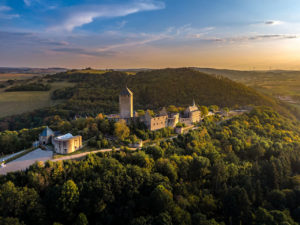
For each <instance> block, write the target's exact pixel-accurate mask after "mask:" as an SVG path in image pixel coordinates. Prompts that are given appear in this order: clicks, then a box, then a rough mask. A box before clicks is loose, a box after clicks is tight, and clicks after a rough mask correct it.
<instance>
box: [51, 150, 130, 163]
mask: <svg viewBox="0 0 300 225" xmlns="http://www.w3.org/2000/svg"><path fill="white" fill-rule="evenodd" d="M129 150H131V151H135V150H136V148H129ZM111 151H112V149H111V148H108V149H101V150H95V151H91V152H83V153H79V154H76V155H67V156H62V157H59V158H57V159H52V160H51V161H52V162H57V161H61V160H69V159H78V158H82V157H84V156H86V155H89V154H91V153H99V152H111ZM115 151H120V148H116V149H115Z"/></svg>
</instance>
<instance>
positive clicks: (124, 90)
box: [120, 86, 133, 96]
mask: <svg viewBox="0 0 300 225" xmlns="http://www.w3.org/2000/svg"><path fill="white" fill-rule="evenodd" d="M120 95H122V96H130V95H133V94H132V92H131V91H130V90H129V88H128V87H127V86H126V87H124V88H123V89H122V90H121V92H120Z"/></svg>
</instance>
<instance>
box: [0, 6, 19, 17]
mask: <svg viewBox="0 0 300 225" xmlns="http://www.w3.org/2000/svg"><path fill="white" fill-rule="evenodd" d="M8 11H11V8H10V7H8V6H5V5H2V6H0V19H6V20H10V19H14V18H18V17H20V15H19V14H11V13H9V12H8Z"/></svg>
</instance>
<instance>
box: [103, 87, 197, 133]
mask: <svg viewBox="0 0 300 225" xmlns="http://www.w3.org/2000/svg"><path fill="white" fill-rule="evenodd" d="M119 109H120V114H119V115H110V116H108V118H109V119H113V120H120V119H123V120H126V121H127V122H128V121H130V120H132V119H139V120H140V121H141V122H143V123H144V124H145V125H146V126H147V127H148V129H149V130H151V131H154V130H159V129H162V128H166V127H173V128H174V127H176V125H177V124H178V123H179V122H180V123H182V124H185V125H186V126H191V125H193V123H197V122H200V121H201V112H200V110H199V109H198V107H197V105H196V103H195V101H193V105H191V106H189V107H187V108H186V109H185V111H184V113H183V115H181V114H180V113H168V112H167V110H166V109H165V108H163V109H162V110H161V111H160V112H159V113H158V115H156V116H153V115H151V112H150V111H149V110H147V111H146V113H145V115H143V116H138V115H137V113H134V111H133V93H132V92H131V91H130V90H129V89H128V88H127V87H125V88H124V89H123V90H122V91H121V92H120V95H119Z"/></svg>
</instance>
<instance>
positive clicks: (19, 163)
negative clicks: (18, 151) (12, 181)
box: [0, 148, 53, 175]
mask: <svg viewBox="0 0 300 225" xmlns="http://www.w3.org/2000/svg"><path fill="white" fill-rule="evenodd" d="M52 156H53V152H52V151H44V150H41V149H39V148H38V149H36V150H34V151H32V152H30V153H28V154H26V155H24V156H22V157H20V158H18V159H16V160H14V161H12V162H10V163H7V164H6V167H4V168H0V174H1V175H2V174H7V173H9V172H14V171H19V170H26V169H27V168H28V167H29V166H31V165H32V164H34V163H35V162H36V161H42V162H45V161H47V160H50V159H52Z"/></svg>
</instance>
